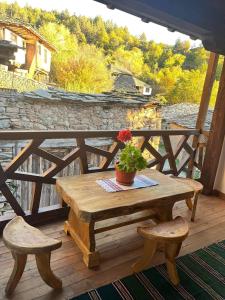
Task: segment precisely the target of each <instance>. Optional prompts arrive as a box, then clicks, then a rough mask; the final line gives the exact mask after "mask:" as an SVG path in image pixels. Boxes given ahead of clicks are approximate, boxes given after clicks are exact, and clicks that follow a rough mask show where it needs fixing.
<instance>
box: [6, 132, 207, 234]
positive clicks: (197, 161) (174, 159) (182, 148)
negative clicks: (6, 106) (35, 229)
mask: <svg viewBox="0 0 225 300" xmlns="http://www.w3.org/2000/svg"><path fill="white" fill-rule="evenodd" d="M117 134H118V131H1V132H0V141H1V142H2V141H5V142H7V141H22V140H23V141H27V142H26V144H25V146H24V147H23V148H22V149H21V150H20V151H19V152H18V154H17V155H16V156H15V157H14V158H13V159H12V160H11V162H9V163H8V164H7V165H6V166H4V167H2V165H0V191H1V193H2V195H3V196H4V197H5V199H6V201H7V202H8V203H9V204H10V206H11V207H12V209H13V211H14V212H15V214H17V215H21V216H23V217H25V218H26V219H27V220H28V221H29V222H30V223H32V224H38V223H39V224H40V223H43V222H46V221H49V220H53V219H57V218H60V217H65V216H66V214H67V212H68V208H67V207H65V206H63V205H56V206H54V207H48V208H40V207H39V206H40V199H41V193H42V187H43V185H44V184H55V182H56V175H57V174H58V173H59V172H60V171H62V170H63V169H64V168H66V167H67V166H68V165H69V164H70V163H71V162H73V161H74V160H77V159H78V160H79V163H80V170H81V173H90V172H101V171H104V170H110V169H113V161H114V159H115V157H116V155H117V153H118V151H119V150H120V149H121V148H122V147H123V144H122V143H120V142H118V141H117V140H116V136H117ZM132 134H133V136H134V137H137V138H139V145H140V148H141V150H142V151H145V152H146V151H147V152H148V153H149V154H150V156H151V159H150V160H149V163H148V167H150V168H151V167H156V168H157V169H158V170H160V171H161V172H163V173H165V174H173V175H176V176H179V175H180V174H181V173H182V172H183V171H184V170H188V172H189V175H190V170H191V171H192V169H193V167H195V168H198V169H199V170H201V166H202V160H203V154H202V151H200V152H199V153H201V154H199V155H196V153H197V152H196V151H198V149H197V148H196V149H193V147H192V140H193V137H194V136H199V131H198V130H141V131H133V132H132ZM157 137H158V141H159V144H160V145H159V147H154V146H153V143H152V141H153V140H154V139H155V138H157ZM100 138H107V139H111V140H112V144H111V146H110V147H109V149H108V150H107V151H106V150H102V149H100V148H98V147H94V146H91V145H90V143H89V141H90V139H91V140H93V139H94V140H96V139H100ZM56 139H57V140H67V139H70V140H71V139H72V140H74V141H75V143H74V145H75V146H74V147H73V149H72V150H71V151H70V152H69V153H68V154H67V155H66V156H64V157H63V158H59V157H58V156H56V155H54V154H52V153H50V152H49V151H46V150H45V149H44V148H43V146H42V145H43V143H44V142H45V141H46V140H48V141H50V144H51V141H52V142H53V141H54V140H56ZM174 140H176V142H175V143H174ZM157 148H159V149H161V151H160V150H159V149H157ZM88 152H90V153H94V154H96V155H98V156H101V157H102V159H101V163H100V165H99V166H98V167H97V168H90V166H89V165H88V160H87V153H88ZM182 152H185V155H184V157H183V158H182V159H179V161H178V157H179V156H180V155H181V153H182ZM31 155H37V156H40V157H42V158H44V159H45V160H48V161H50V162H51V165H50V167H49V168H48V169H47V170H45V171H44V172H43V173H41V174H34V173H26V172H22V171H21V170H20V167H21V166H22V164H23V163H24V162H25V161H26V160H27V159H28V158H29V157H30V156H31ZM7 180H21V181H27V182H32V183H33V195H32V199H31V200H30V210H29V211H25V210H24V209H22V207H21V205H20V204H19V202H18V201H17V199H16V197H15V196H14V195H13V193H12V191H11V190H10V188H9V186H8V184H7ZM6 222H7V218H5V219H4V218H0V229H1V228H3V226H4V224H5V223H6Z"/></svg>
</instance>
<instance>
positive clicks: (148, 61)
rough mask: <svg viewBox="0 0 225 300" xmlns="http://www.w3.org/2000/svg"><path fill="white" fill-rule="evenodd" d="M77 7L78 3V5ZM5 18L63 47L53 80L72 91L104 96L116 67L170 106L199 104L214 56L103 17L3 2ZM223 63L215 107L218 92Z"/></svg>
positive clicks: (186, 43)
mask: <svg viewBox="0 0 225 300" xmlns="http://www.w3.org/2000/svg"><path fill="white" fill-rule="evenodd" d="M74 5H75V4H74ZM0 17H1V18H5V17H9V18H15V19H20V20H22V21H23V22H25V23H29V24H31V25H32V26H34V27H35V28H36V29H37V30H38V31H39V32H40V33H41V34H42V35H43V36H45V37H46V38H47V39H48V40H49V41H50V42H51V43H52V44H54V45H55V46H56V48H57V52H56V53H54V54H53V58H52V67H51V74H50V75H51V80H52V81H53V82H55V83H56V84H57V85H58V86H60V87H62V88H64V89H66V90H68V91H80V92H88V93H99V92H104V91H109V90H111V88H112V86H113V82H112V77H111V73H110V68H109V66H110V65H114V66H116V67H118V68H122V69H126V70H128V71H130V72H132V73H133V75H134V76H135V77H137V78H139V79H140V80H143V81H145V82H146V83H148V84H150V85H151V86H152V87H153V94H154V96H156V97H158V98H160V99H162V100H163V101H165V102H166V103H168V104H172V103H179V102H192V103H199V101H200V97H201V91H202V87H203V83H204V78H205V72H206V68H207V60H208V56H209V53H208V52H207V51H206V50H204V48H203V47H197V48H191V47H190V43H189V41H180V40H177V41H176V43H175V45H173V46H171V45H166V44H162V43H155V42H154V41H151V40H147V38H146V36H145V34H144V33H143V34H141V35H140V36H139V37H137V36H134V35H132V34H131V33H130V32H129V30H128V28H126V27H119V26H117V25H116V24H114V23H112V22H110V21H103V19H102V18H101V17H96V18H94V19H91V18H88V17H85V16H76V15H71V14H70V13H69V11H67V10H65V11H62V12H58V11H54V10H53V11H44V10H41V9H38V8H32V7H30V6H26V7H20V6H19V5H18V4H17V3H16V2H15V3H14V4H7V3H4V2H1V3H0ZM221 66H222V63H221V61H220V62H219V66H218V70H217V74H216V81H215V84H214V88H213V92H212V97H211V106H213V104H214V102H215V97H216V91H217V89H218V80H219V76H220V71H221Z"/></svg>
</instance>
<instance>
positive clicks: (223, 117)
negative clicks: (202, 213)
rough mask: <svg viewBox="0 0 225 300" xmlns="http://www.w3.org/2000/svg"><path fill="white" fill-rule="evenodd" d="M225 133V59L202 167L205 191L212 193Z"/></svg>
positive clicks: (205, 192)
mask: <svg viewBox="0 0 225 300" xmlns="http://www.w3.org/2000/svg"><path fill="white" fill-rule="evenodd" d="M224 135H225V61H224V63H223V69H222V73H221V77H220V84H219V90H218V94H217V98H216V104H215V108H214V113H213V119H212V124H211V129H210V134H209V139H208V143H207V147H206V154H205V159H204V163H203V168H202V176H201V182H202V184H203V186H204V188H203V193H204V194H211V193H212V192H213V186H214V182H215V178H216V172H217V169H218V164H219V159H220V154H221V150H222V146H223V141H224Z"/></svg>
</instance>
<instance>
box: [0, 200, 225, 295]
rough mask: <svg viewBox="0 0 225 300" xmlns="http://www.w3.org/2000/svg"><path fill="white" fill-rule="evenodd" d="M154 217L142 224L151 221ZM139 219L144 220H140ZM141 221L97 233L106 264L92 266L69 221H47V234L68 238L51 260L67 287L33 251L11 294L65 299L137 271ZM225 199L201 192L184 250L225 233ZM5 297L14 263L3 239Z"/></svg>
mask: <svg viewBox="0 0 225 300" xmlns="http://www.w3.org/2000/svg"><path fill="white" fill-rule="evenodd" d="M177 215H181V216H183V217H185V218H186V219H187V220H190V217H191V212H190V211H189V210H188V209H187V207H186V205H185V202H180V203H177V204H176V206H175V208H174V216H177ZM149 223H150V221H146V222H142V223H141V224H149ZM138 225H139V224H138ZM136 228H137V224H132V225H129V226H126V227H121V228H117V229H115V230H112V231H109V232H103V233H101V234H98V235H97V248H98V249H99V251H100V253H101V266H100V268H98V269H97V270H88V269H87V268H86V266H85V265H84V263H83V261H82V255H81V253H80V251H79V249H78V248H77V247H76V245H75V244H74V242H73V241H72V240H71V238H70V237H69V236H66V235H65V234H64V232H63V222H61V221H60V222H57V223H53V224H48V225H44V226H41V227H40V229H41V230H42V231H43V232H44V233H45V234H47V235H49V236H51V237H53V238H58V239H61V240H62V241H63V245H62V247H61V248H60V249H58V250H56V251H55V252H53V255H52V260H51V265H52V269H53V271H54V272H55V274H56V275H57V276H59V277H60V278H61V279H62V280H63V290H62V291H53V290H52V289H51V288H50V287H48V286H47V285H46V284H45V283H44V282H43V281H42V279H41V278H40V277H39V274H38V271H37V268H36V264H35V259H34V257H32V256H29V257H28V263H27V266H26V269H25V272H24V274H23V276H22V278H21V280H20V282H19V284H18V287H17V288H16V290H15V293H14V295H13V296H12V297H11V298H10V299H15V300H30V299H35V300H53V299H54V300H61V299H68V298H70V297H72V296H75V295H78V294H81V293H83V292H85V291H87V290H90V289H92V288H96V287H98V286H101V285H103V284H107V283H109V282H111V281H113V280H116V279H119V278H121V277H124V276H127V275H129V274H131V273H132V270H131V265H132V263H133V262H134V261H135V260H136V259H137V258H138V257H139V256H140V255H141V251H142V246H143V241H142V238H141V237H140V236H138V235H137V232H136ZM224 228H225V201H224V200H222V199H219V198H216V197H206V196H201V197H200V198H199V205H198V209H197V214H196V221H195V222H194V223H190V235H189V236H188V238H187V239H186V240H185V242H184V244H183V247H182V250H181V253H180V255H184V254H187V253H190V252H193V251H195V250H197V249H199V248H202V247H205V246H208V245H209V244H212V243H214V242H217V241H220V240H223V239H225V231H224ZM163 261H164V255H163V253H162V252H158V253H157V254H156V256H155V257H154V260H153V262H152V265H156V264H159V263H162V262H163ZM0 265H1V272H0V299H1V300H3V299H7V298H5V296H4V288H5V285H6V283H7V280H8V278H9V275H10V273H11V270H12V267H13V260H12V257H11V254H10V253H9V251H8V249H7V248H6V247H5V246H4V244H3V241H2V239H0Z"/></svg>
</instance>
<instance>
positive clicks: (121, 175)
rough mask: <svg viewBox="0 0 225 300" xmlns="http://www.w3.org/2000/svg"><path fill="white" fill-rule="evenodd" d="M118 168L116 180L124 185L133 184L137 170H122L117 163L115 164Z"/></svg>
mask: <svg viewBox="0 0 225 300" xmlns="http://www.w3.org/2000/svg"><path fill="white" fill-rule="evenodd" d="M115 170H116V181H117V182H118V183H120V184H122V185H131V184H132V183H133V182H134V177H135V174H136V171H135V172H130V173H127V172H123V171H120V170H119V168H118V166H117V164H116V165H115Z"/></svg>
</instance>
